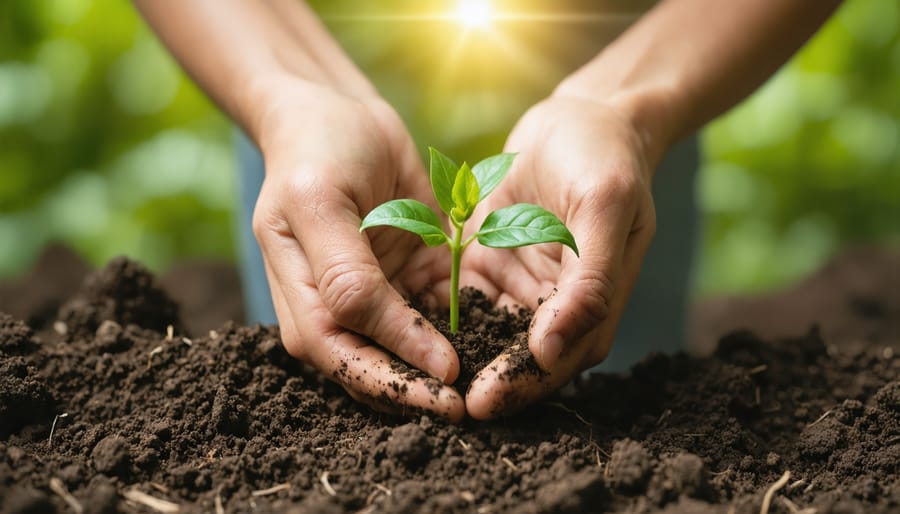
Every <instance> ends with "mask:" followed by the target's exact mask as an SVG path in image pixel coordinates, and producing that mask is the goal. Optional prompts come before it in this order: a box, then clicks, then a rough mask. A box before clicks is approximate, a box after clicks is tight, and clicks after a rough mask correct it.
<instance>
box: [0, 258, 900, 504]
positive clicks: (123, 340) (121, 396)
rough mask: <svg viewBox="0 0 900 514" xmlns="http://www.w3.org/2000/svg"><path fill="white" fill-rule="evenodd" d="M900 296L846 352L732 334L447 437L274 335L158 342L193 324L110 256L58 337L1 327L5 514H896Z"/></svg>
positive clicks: (494, 318)
mask: <svg viewBox="0 0 900 514" xmlns="http://www.w3.org/2000/svg"><path fill="white" fill-rule="evenodd" d="M881 283H882V284H883V285H884V286H885V287H890V285H891V283H890V281H887V280H882V281H881ZM823 294H824V293H823ZM828 294H832V295H845V294H846V291H841V290H836V291H828ZM897 294H898V293H897V289H893V291H888V292H887V293H886V294H885V295H884V297H886V298H888V300H886V301H881V302H880V303H878V302H874V303H871V302H870V303H871V304H867V307H866V309H864V311H865V312H875V311H878V312H885V313H887V314H886V315H885V316H883V317H882V318H881V319H882V320H883V323H885V325H884V326H883V329H882V330H879V331H875V332H873V330H872V327H873V323H875V322H874V321H873V319H874V318H873V317H872V316H867V315H865V313H862V312H861V313H860V316H859V319H860V322H859V326H860V327H862V328H861V330H860V331H858V332H855V333H854V332H853V331H852V330H851V328H852V323H849V322H848V323H846V324H845V325H843V326H844V327H845V331H844V332H843V333H844V334H845V335H846V337H845V338H843V339H835V338H831V337H829V336H827V335H826V336H825V337H824V339H823V333H822V332H821V331H818V330H816V329H815V328H813V329H807V330H805V331H804V333H801V334H799V335H798V336H795V337H789V338H780V339H779V340H777V341H762V340H760V339H759V338H758V337H757V336H756V335H754V333H751V332H748V331H743V332H735V333H731V334H729V335H726V336H725V337H724V338H722V340H721V342H720V343H719V345H718V347H717V349H716V351H715V353H714V354H713V355H712V356H710V357H708V358H694V357H688V356H685V355H679V356H675V357H665V356H649V357H648V358H647V359H645V360H644V361H643V362H642V363H641V364H639V365H637V366H636V367H635V368H634V369H633V370H632V372H631V373H630V374H628V375H621V376H619V375H595V376H592V377H590V378H587V379H584V380H580V381H578V382H577V383H575V384H573V385H571V386H568V387H567V388H565V391H564V392H563V393H559V394H557V395H556V396H554V397H551V398H550V399H548V400H546V401H544V402H541V403H540V404H538V405H535V406H533V407H530V408H528V409H526V410H525V411H523V412H521V413H519V414H518V415H516V416H513V417H509V418H504V419H500V420H497V421H494V422H489V423H478V422H473V421H466V422H465V423H463V424H462V425H460V426H452V425H448V424H446V423H445V422H443V421H442V420H439V419H433V418H429V417H427V416H419V417H417V418H415V419H402V418H396V417H389V416H385V415H379V414H377V413H374V412H372V411H370V410H368V409H366V408H365V407H362V406H360V405H358V404H356V403H355V402H353V401H352V400H351V399H350V398H349V397H348V396H347V395H346V394H345V393H344V392H343V391H342V390H341V389H340V388H339V387H338V386H336V385H334V384H333V383H331V382H329V381H328V380H325V379H324V378H323V377H322V376H320V375H318V374H316V373H314V372H312V371H311V370H309V369H307V368H306V367H304V366H303V365H301V364H299V363H298V362H296V361H294V360H292V359H291V358H290V357H289V356H287V354H286V353H285V352H284V350H283V349H282V347H281V344H280V341H279V338H278V333H277V329H275V328H266V327H259V326H256V327H244V326H239V325H237V324H234V323H226V324H224V325H222V326H220V327H218V328H217V329H216V330H215V331H213V332H210V333H208V334H207V333H200V332H195V333H194V336H195V337H191V338H190V339H187V338H185V333H183V332H182V331H181V330H180V329H175V331H174V333H173V334H172V337H168V336H167V333H166V327H168V326H169V325H171V326H173V327H181V326H184V325H186V323H184V322H183V321H182V320H180V319H179V316H178V313H177V311H176V310H175V309H174V302H172V301H171V300H170V298H169V297H168V296H167V295H166V294H165V293H164V292H163V291H162V290H161V289H160V288H159V287H158V286H157V284H156V283H155V282H154V281H153V280H152V277H151V276H150V274H149V273H148V272H146V270H144V269H143V268H141V267H140V266H139V265H136V264H135V263H132V262H130V261H125V260H116V261H113V262H112V263H111V264H110V265H109V266H107V267H106V268H105V269H103V270H101V271H99V272H97V273H96V274H93V275H91V276H90V277H89V278H87V279H86V281H85V282H84V284H83V286H82V287H81V289H80V290H79V291H78V292H77V293H75V294H74V295H73V296H72V297H71V298H70V299H69V301H67V302H64V303H63V306H62V308H61V309H60V311H59V314H58V315H57V317H56V318H57V319H54V320H53V321H62V322H63V323H64V324H65V326H62V325H61V324H60V323H53V322H50V323H43V324H41V325H38V326H34V327H33V328H35V329H36V330H37V333H36V334H35V333H33V332H32V327H29V326H28V325H27V324H26V323H23V322H22V321H19V320H17V319H15V318H13V317H10V316H8V315H2V316H0V368H2V369H0V511H2V512H4V513H26V512H28V513H31V512H60V513H63V512H74V511H75V510H76V509H75V507H77V508H78V509H81V511H82V512H84V513H86V514H89V513H112V512H175V509H176V508H177V509H179V510H178V512H227V513H232V512H291V513H303V512H310V513H320V512H323V513H328V512H341V513H342V512H365V513H371V512H401V513H404V512H409V513H414V512H422V513H434V512H437V513H443V512H447V513H453V512H473V513H480V514H487V513H495V512H516V513H520V512H521V513H551V512H621V513H625V512H628V513H638V512H641V513H643V512H665V513H675V512H679V513H701V514H702V513H707V512H710V513H712V512H715V513H722V514H726V513H735V514H741V513H747V514H749V513H754V514H756V513H759V512H760V511H761V506H762V504H763V498H764V495H765V492H766V490H767V489H769V488H770V487H771V486H772V485H773V484H774V483H776V481H777V480H778V479H779V478H780V477H782V476H783V474H785V473H786V472H787V471H790V475H791V476H790V478H789V479H788V480H787V481H786V482H785V484H784V486H783V487H781V488H780V489H779V490H778V492H777V493H776V494H774V495H773V499H772V502H771V506H770V508H769V511H768V512H769V513H771V514H776V513H777V514H785V513H793V512H805V513H806V514H810V513H812V512H815V513H816V514H826V513H834V514H837V513H896V512H900V358H898V355H900V344H898V343H900V334H897V333H896V332H895V331H894V332H892V331H891V330H890V329H889V327H890V326H891V325H890V323H894V324H895V323H896V319H895V318H894V316H895V314H892V312H893V311H891V310H890V309H892V308H893V307H892V305H895V304H888V303H886V302H895V301H896V295H897ZM466 299H467V301H468V302H469V304H467V305H470V307H469V308H470V310H469V311H467V312H468V315H467V326H471V327H478V330H480V331H481V332H482V333H495V334H503V336H502V337H501V338H506V337H507V336H508V338H507V339H506V340H507V341H512V343H511V344H513V345H515V344H521V343H522V339H521V338H522V336H521V335H518V332H520V331H521V330H523V329H525V328H527V324H528V318H527V313H525V312H519V313H509V312H498V311H495V310H493V309H492V308H490V306H489V305H487V304H486V303H485V301H484V300H483V299H479V298H478V297H477V295H472V294H469V295H467V296H466ZM4 301H5V300H4ZM875 303H878V305H875ZM784 307H785V306H783V308H784ZM465 308H466V307H465V306H464V309H465ZM477 311H481V312H483V314H484V315H483V316H481V315H475V314H474V313H475V312H477ZM829 316H831V313H829V312H827V311H824V310H820V311H818V312H816V313H815V317H813V318H810V319H808V320H806V321H807V323H805V326H806V328H808V327H809V324H810V323H811V322H813V321H817V320H824V319H828V318H829ZM19 317H25V318H27V319H29V320H31V319H32V318H30V317H28V316H27V315H26V316H22V315H20V316H19ZM54 325H55V326H56V327H55V328H56V329H55V330H54V328H53V326H54ZM498 325H509V326H508V327H504V326H498ZM872 334H877V335H878V339H877V340H875V339H873V338H871V337H870V336H871V335H872ZM466 337H469V338H470V339H471V340H472V341H473V342H477V341H479V340H480V336H479V337H473V336H466V335H463V336H462V338H463V339H465V338H466ZM860 342H863V343H868V344H861V343H860ZM488 357H489V356H488V355H469V353H468V351H464V352H463V359H472V360H475V361H478V360H479V359H481V360H486V359H488ZM525 365H527V363H525V360H524V359H523V366H525ZM54 425H55V427H54ZM51 431H52V434H51ZM51 436H52V437H51ZM139 492H140V493H144V494H145V495H149V496H151V497H154V498H156V499H158V500H165V501H167V502H171V503H164V504H157V505H156V506H155V507H150V506H148V505H149V503H148V500H146V499H142V498H146V496H144V497H142V496H140V495H139V494H138V493H139ZM803 509H807V510H805V511H804V510H803ZM809 509H814V510H809Z"/></svg>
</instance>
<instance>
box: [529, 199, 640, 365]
mask: <svg viewBox="0 0 900 514" xmlns="http://www.w3.org/2000/svg"><path fill="white" fill-rule="evenodd" d="M622 207H623V206H622V204H618V205H616V204H613V205H609V206H607V207H605V208H598V209H593V215H586V216H580V217H579V216H574V218H575V221H574V222H572V223H571V224H572V233H573V234H574V235H575V237H576V239H577V240H579V246H580V247H581V257H575V256H574V255H569V254H565V255H564V259H563V263H562V269H561V271H560V277H559V281H558V283H557V284H558V285H557V287H556V288H555V289H554V291H553V293H552V294H551V295H550V297H549V298H547V299H546V300H545V301H544V302H542V303H541V305H540V306H539V307H538V309H537V311H535V314H534V318H533V320H532V324H531V328H530V330H529V349H530V350H531V352H532V354H533V355H534V357H535V359H536V360H537V362H538V365H539V366H540V367H541V368H542V369H543V370H545V371H550V370H551V369H553V368H554V366H556V364H557V362H558V361H559V360H560V358H561V357H565V358H566V360H567V361H569V360H573V361H576V362H577V363H579V364H578V365H580V363H581V362H582V361H584V360H585V358H586V357H588V355H600V358H602V357H605V356H606V354H607V353H608V351H609V345H610V344H611V342H612V336H613V334H614V332H615V328H616V325H617V324H618V319H619V317H620V316H621V314H622V311H623V310H624V308H625V303H626V302H627V299H628V296H629V295H630V294H631V290H632V288H633V286H634V282H635V281H636V279H637V275H638V273H639V271H640V265H641V261H642V260H643V256H644V254H645V253H646V251H647V248H648V247H649V245H650V241H651V240H652V238H653V231H654V229H655V224H654V223H652V221H649V222H646V221H645V220H638V219H636V215H637V210H638V209H636V208H627V207H626V208H622ZM588 212H590V211H588ZM650 220H652V216H650ZM642 222H643V223H642ZM587 336H590V337H589V339H591V340H592V344H590V345H589V346H585V345H581V344H577V343H578V342H579V341H582V340H583V339H585V338H586V337H587ZM594 336H597V337H594ZM600 336H602V337H600ZM598 344H599V345H600V347H598V346H597V345H598ZM603 345H605V347H603ZM575 348H577V351H578V352H580V353H581V354H579V355H571V356H569V355H566V354H567V352H570V351H575V350H574V349H575Z"/></svg>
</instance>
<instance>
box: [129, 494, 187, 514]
mask: <svg viewBox="0 0 900 514" xmlns="http://www.w3.org/2000/svg"><path fill="white" fill-rule="evenodd" d="M122 496H124V497H125V499H126V500H128V501H132V502H134V503H139V504H141V505H143V506H145V507H148V508H151V509H153V510H155V511H157V512H162V513H163V514H175V513H176V512H178V511H179V510H180V509H181V507H180V506H179V505H178V504H177V503H173V502H170V501H168V500H163V499H160V498H156V497H155V496H150V495H149V494H147V493H145V492H142V491H138V490H137V489H129V490H127V491H125V492H124V493H122Z"/></svg>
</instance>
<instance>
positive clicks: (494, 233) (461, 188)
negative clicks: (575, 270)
mask: <svg viewBox="0 0 900 514" xmlns="http://www.w3.org/2000/svg"><path fill="white" fill-rule="evenodd" d="M428 151H429V154H430V156H431V165H430V178H431V189H432V191H433V192H434V198H435V199H436V200H437V203H438V205H439V206H440V208H441V211H443V212H444V214H446V215H447V217H448V218H449V220H450V225H451V227H452V229H453V230H452V234H450V235H448V234H447V233H446V232H444V230H443V228H442V224H441V220H440V218H439V217H438V215H437V214H436V213H435V212H434V211H432V210H431V209H430V208H429V207H428V206H427V205H425V204H424V203H422V202H419V201H417V200H410V199H403V200H391V201H389V202H385V203H383V204H381V205H379V206H378V207H375V208H374V209H372V212H370V213H369V214H368V215H367V216H366V217H365V219H363V220H362V224H361V225H360V227H359V230H360V232H362V231H363V230H365V229H367V228H369V227H376V226H382V225H386V226H390V227H396V228H402V229H403V230H408V231H410V232H413V233H415V234H418V235H419V236H421V237H422V240H423V241H425V244H427V245H428V246H440V245H442V244H445V243H446V244H447V245H448V246H449V247H450V254H451V256H452V264H451V268H450V331H451V332H453V333H456V331H457V330H459V264H460V262H461V261H462V254H463V251H464V250H465V249H466V247H467V246H469V244H470V243H471V242H472V241H474V240H476V239H477V240H478V242H479V243H481V244H483V245H484V246H488V247H491V248H516V247H519V246H528V245H533V244H537V243H562V244H564V245H566V246H568V247H569V248H571V249H572V250H573V251H574V252H575V255H578V247H577V246H576V245H575V238H574V237H572V233H571V232H569V229H567V228H566V226H565V225H564V224H563V222H562V221H560V220H559V218H557V217H556V216H555V215H554V214H553V213H552V212H550V211H548V210H547V209H544V208H543V207H539V206H537V205H532V204H528V203H517V204H515V205H510V206H509V207H503V208H502V209H497V210H496V211H494V212H492V213H490V214H488V215H487V217H486V218H485V219H484V223H482V224H481V228H480V229H478V232H475V233H474V234H472V235H471V236H469V237H468V238H466V240H465V241H463V226H464V225H465V222H466V221H467V220H468V219H469V218H470V217H471V216H472V213H473V212H474V211H475V206H476V205H478V203H479V202H481V201H482V200H484V198H485V197H486V196H487V195H488V194H490V192H491V191H493V190H494V188H496V187H497V185H498V184H500V181H501V180H503V177H504V176H506V172H507V171H509V167H510V166H511V165H512V162H513V159H514V158H515V157H516V154H513V153H501V154H498V155H494V156H492V157H488V158H487V159H485V160H483V161H481V162H479V163H478V164H476V165H475V166H473V167H471V168H470V167H469V165H468V164H466V163H463V165H462V166H457V165H456V163H454V162H453V161H452V160H451V159H450V158H449V157H447V156H446V155H444V154H442V153H441V152H438V151H437V150H435V149H434V148H429V149H428Z"/></svg>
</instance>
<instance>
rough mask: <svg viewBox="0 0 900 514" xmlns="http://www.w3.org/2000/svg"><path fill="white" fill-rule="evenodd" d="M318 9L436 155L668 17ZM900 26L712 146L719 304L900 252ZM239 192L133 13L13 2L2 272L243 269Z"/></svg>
mask: <svg viewBox="0 0 900 514" xmlns="http://www.w3.org/2000/svg"><path fill="white" fill-rule="evenodd" d="M311 3H312V4H313V5H314V6H315V7H316V8H317V10H318V11H319V12H320V14H321V15H322V17H323V19H324V20H325V22H326V24H327V25H328V26H329V27H330V28H331V29H332V30H333V32H334V33H335V34H336V36H337V37H338V38H339V40H340V41H341V43H342V44H343V45H344V46H345V47H346V48H347V50H348V53H349V54H350V55H351V56H353V58H354V59H355V60H356V61H357V63H358V64H359V65H360V66H361V67H362V68H363V69H364V70H365V71H366V72H367V73H369V74H370V75H371V76H372V77H373V80H374V81H375V83H376V85H377V86H378V87H379V90H380V91H382V93H383V94H384V95H385V97H386V98H387V99H388V100H389V101H391V103H392V104H393V105H395V107H397V109H398V111H399V112H400V113H401V115H402V116H403V117H404V119H406V120H407V122H408V124H409V126H410V129H411V131H412V132H413V134H414V136H415V137H416V140H417V142H418V144H419V146H420V147H423V148H424V147H425V145H428V144H432V145H435V146H438V147H440V148H445V149H447V152H449V153H452V154H453V155H466V156H471V157H468V158H467V160H469V161H475V160H477V159H479V158H481V157H484V156H487V155H490V154H493V153H496V152H497V151H499V150H500V148H501V147H502V144H503V140H504V139H505V136H506V134H507V133H508V131H509V129H510V128H511V126H512V124H513V123H514V122H515V120H516V118H517V117H518V116H520V115H521V114H522V112H523V111H524V110H525V109H526V108H527V107H528V106H529V105H531V104H532V103H534V102H535V101H538V100H539V99H540V98H542V97H543V96H545V95H546V94H547V93H548V92H549V91H550V90H551V89H552V87H553V86H554V85H555V84H556V83H557V82H558V81H559V80H560V79H561V78H562V77H563V76H565V74H567V73H568V72H570V71H571V70H572V69H573V68H574V67H576V66H578V65H579V64H580V63H583V62H585V61H586V60H587V59H588V58H589V57H590V56H591V55H593V54H595V53H596V52H597V51H598V50H599V49H600V48H602V46H603V45H604V44H606V43H607V42H608V41H609V40H610V39H611V38H613V37H614V36H615V34H616V33H618V32H619V31H621V30H623V29H624V28H625V27H626V26H627V25H628V24H629V23H630V22H632V21H633V20H634V19H635V17H636V16H638V15H639V13H640V11H641V9H643V8H644V7H646V5H647V4H649V3H651V2H648V1H642V2H625V1H613V0H608V1H606V2H604V4H606V5H608V7H609V8H611V9H612V12H613V14H611V15H609V16H594V17H584V18H578V17H577V16H570V17H568V18H566V17H559V16H557V17H553V16H546V9H547V6H548V5H550V4H552V6H553V9H554V10H555V12H562V13H565V12H575V13H579V12H581V13H583V12H584V11H585V9H586V6H593V8H594V9H595V10H596V5H597V2H587V1H575V0H566V1H559V2H552V3H551V2H546V1H544V2H539V1H519V2H511V1H508V2H503V1H499V0H498V1H495V2H494V3H495V4H496V6H497V10H498V11H501V10H503V9H511V10H512V9H514V10H516V12H519V13H526V14H527V13H531V14H533V16H523V17H522V18H523V19H522V20H519V21H516V22H507V23H504V24H503V25H502V27H498V28H499V29H502V31H498V32H502V34H503V37H502V38H497V37H495V36H492V35H490V34H487V33H478V32H471V33H466V32H465V31H464V30H463V29H461V28H460V26H459V24H457V23H455V22H453V20H448V19H446V16H444V17H441V16H434V15H433V14H434V13H446V12H450V11H452V9H453V6H454V2H450V1H447V0H445V1H436V0H426V1H417V2H412V1H403V2H391V3H387V2H362V1H350V0H331V1H326V0H319V1H313V2H311ZM398 12H400V13H404V16H397V13H398ZM551 14H552V13H551ZM541 15H544V16H543V19H542V20H539V19H538V18H540V17H541ZM898 27H900V5H898V3H897V2H896V1H895V0H851V1H849V2H846V3H845V5H844V6H843V7H841V9H840V10H839V12H838V13H837V15H836V16H835V17H834V18H833V19H832V20H830V21H829V23H828V24H827V25H826V27H825V28H823V30H822V31H820V33H819V34H818V35H816V36H815V37H814V39H813V40H812V41H811V42H810V44H808V45H807V46H806V47H805V48H804V49H803V50H802V51H801V52H800V54H799V55H798V56H797V57H796V58H795V59H794V60H792V61H791V63H790V64H789V65H788V66H786V67H785V68H783V69H782V70H781V71H780V72H779V73H778V74H777V75H776V76H775V77H774V78H773V79H772V80H771V81H770V82H769V83H768V84H766V85H765V86H764V87H763V88H762V89H761V90H759V91H758V92H757V93H756V94H755V95H754V96H752V97H751V98H750V99H748V100H747V101H745V102H744V103H743V104H741V105H740V106H738V107H737V108H736V109H734V110H733V111H732V112H731V113H729V114H727V115H726V116H724V117H722V118H720V119H719V120H717V121H715V122H713V123H712V124H711V125H710V126H709V127H708V128H706V129H705V130H704V132H703V143H704V150H705V155H706V162H705V164H704V167H703V170H702V174H701V178H700V180H699V182H698V192H699V196H700V199H701V207H702V209H703V212H704V220H705V227H706V237H705V241H704V243H703V249H702V255H701V262H700V268H699V274H698V290H699V291H701V292H723V291H732V292H738V291H742V292H745V291H751V290H756V289H761V288H767V287H771V286H775V285H778V284H781V283H784V282H786V281H790V280H793V279H796V278H798V277H799V276H802V275H803V274H805V273H808V272H809V271H812V270H813V269H815V268H816V267H818V266H819V265H821V263H822V262H823V261H824V260H825V259H827V258H828V257H829V256H830V255H831V254H832V253H833V252H835V251H836V250H837V249H838V248H839V247H840V246H842V245H845V244H849V243H855V242H861V241H877V242H881V243H885V242H887V243H889V244H897V243H898V242H900V200H898V199H900V164H898V163H900V150H898V140H900V101H898V92H900V28H898ZM437 120H441V122H440V123H437ZM234 188H235V178H234V163H233V156H232V150H231V144H230V125H229V123H228V121H227V120H226V119H225V118H224V117H223V116H222V115H221V114H219V113H218V111H217V110H216V109H215V107H214V106H213V105H211V104H210V102H209V101H208V100H207V99H206V98H205V97H204V96H203V94H202V93H201V92H199V91H198V90H197V88H196V87H195V86H193V85H192V84H191V83H190V82H189V80H188V79H186V78H185V76H184V74H183V73H181V71H180V70H179V68H178V67H177V65H176V64H175V63H174V62H173V60H172V59H171V58H170V57H169V56H168V54H167V53H166V52H165V50H164V49H163V48H162V47H161V46H160V44H159V43H158V42H157V41H156V39H155V38H154V36H153V35H152V34H151V33H150V32H149V30H148V29H147V28H146V27H145V26H144V25H143V24H142V22H141V21H140V20H139V18H138V17H137V15H136V14H135V12H134V11H133V9H132V7H131V6H130V4H129V3H127V2H120V1H117V0H5V1H4V2H2V3H0V276H3V275H6V276H8V275H13V274H16V273H19V272H21V271H22V270H23V269H25V268H26V267H27V266H28V264H29V263H30V262H31V260H32V259H34V257H35V256H36V255H37V253H38V252H39V251H40V249H41V248H42V247H43V246H44V245H45V244H46V243H47V242H48V241H51V240H61V241H64V242H66V243H68V244H70V245H72V246H73V247H74V248H76V249H77V250H78V251H79V252H80V253H81V254H83V255H85V256H86V257H87V258H89V260H91V261H92V262H94V263H100V262H102V261H104V260H105V259H107V258H109V257H110V256H112V255H115V254H119V253H126V254H129V255H132V256H135V257H137V258H139V259H142V260H143V261H145V262H147V263H148V264H149V265H150V266H151V267H152V268H155V269H163V268H165V267H166V266H168V265H169V264H170V263H172V262H173V261H174V260H177V259H180V258H183V257H186V256H224V257H228V258H232V257H233V255H234V251H233V247H234V234H233V228H232V220H233V218H234V212H235V208H236V206H235V199H236V194H235V191H234Z"/></svg>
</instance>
